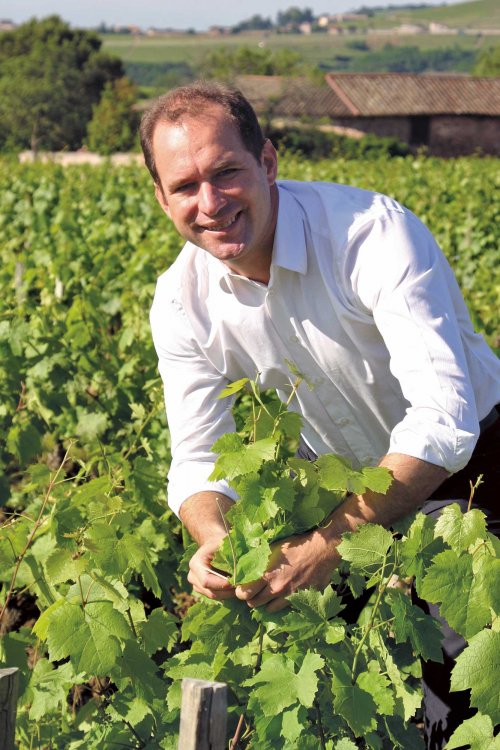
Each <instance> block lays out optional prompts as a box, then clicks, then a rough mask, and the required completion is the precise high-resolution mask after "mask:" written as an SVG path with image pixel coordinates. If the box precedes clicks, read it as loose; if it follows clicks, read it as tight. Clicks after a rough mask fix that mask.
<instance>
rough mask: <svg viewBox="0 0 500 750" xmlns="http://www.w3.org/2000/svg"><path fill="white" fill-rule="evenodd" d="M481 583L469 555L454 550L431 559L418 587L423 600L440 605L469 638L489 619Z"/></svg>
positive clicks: (441, 609) (452, 623)
mask: <svg viewBox="0 0 500 750" xmlns="http://www.w3.org/2000/svg"><path fill="white" fill-rule="evenodd" d="M486 591H487V589H486V588H485V586H484V584H483V583H482V582H481V581H480V580H477V579H476V578H475V576H474V573H473V569H472V557H471V556H470V555H469V554H467V553H463V554H461V555H460V556H458V555H457V554H456V552H454V551H453V550H451V549H450V550H445V551H444V552H440V553H439V554H438V555H436V557H435V558H434V560H433V562H432V565H431V566H430V568H429V570H428V571H427V574H426V576H425V578H424V580H423V584H422V586H421V592H420V595H421V597H422V598H423V599H425V600H426V601H429V602H432V603H433V604H440V613H441V614H442V616H443V617H444V618H446V620H447V621H448V622H449V624H450V625H451V627H452V628H454V629H455V630H456V631H457V632H459V633H460V635H463V636H464V638H467V639H469V638H470V637H471V636H473V635H474V634H475V633H477V632H478V631H479V630H481V628H483V627H484V626H485V625H486V624H487V623H489V622H490V620H491V613H490V607H489V600H488V596H487V593H486Z"/></svg>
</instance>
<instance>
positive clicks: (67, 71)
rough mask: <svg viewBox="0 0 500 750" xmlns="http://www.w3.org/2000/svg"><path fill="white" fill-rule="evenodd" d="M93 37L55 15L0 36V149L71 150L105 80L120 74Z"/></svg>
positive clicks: (115, 62)
mask: <svg viewBox="0 0 500 750" xmlns="http://www.w3.org/2000/svg"><path fill="white" fill-rule="evenodd" d="M100 47H101V41H100V39H99V38H98V36H97V35H96V34H93V33H90V32H87V31H83V30H76V29H71V28H70V26H69V25H68V24H66V23H65V22H64V21H62V20H61V19H60V18H59V17H58V16H50V17H48V18H46V19H44V20H42V21H37V20H31V21H28V22H27V23H24V24H22V25H21V26H19V27H18V28H17V29H15V31H11V32H5V33H4V34H2V35H1V36H0V120H1V121H2V130H1V131H0V138H1V142H0V146H1V147H3V148H4V149H5V148H6V147H7V148H10V149H21V148H31V149H32V150H34V151H36V150H37V149H39V148H44V149H49V150H59V149H63V148H68V149H75V148H79V147H80V146H81V144H82V141H83V138H84V136H85V132H86V126H87V122H88V121H89V119H90V117H91V116H92V106H93V105H94V104H96V103H97V102H98V101H99V98H100V95H101V91H102V89H103V87H104V85H105V84H106V83H107V82H108V81H113V80H116V79H117V78H121V77H122V76H123V74H124V72H123V67H122V63H121V61H120V60H119V59H118V58H113V57H110V56H109V55H105V54H103V53H101V51H100Z"/></svg>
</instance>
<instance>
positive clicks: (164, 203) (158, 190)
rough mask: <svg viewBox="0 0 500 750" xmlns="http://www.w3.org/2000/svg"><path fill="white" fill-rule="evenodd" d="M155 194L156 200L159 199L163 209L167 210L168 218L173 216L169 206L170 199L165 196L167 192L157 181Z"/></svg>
mask: <svg viewBox="0 0 500 750" xmlns="http://www.w3.org/2000/svg"><path fill="white" fill-rule="evenodd" d="M155 196H156V200H157V201H158V203H159V204H160V206H161V207H162V209H163V210H164V211H165V213H166V214H167V216H168V218H169V219H170V218H171V216H170V208H169V206H168V201H167V199H166V198H165V193H164V192H163V190H162V187H161V185H159V184H158V183H157V182H155Z"/></svg>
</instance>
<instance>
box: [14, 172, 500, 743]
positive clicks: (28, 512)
mask: <svg viewBox="0 0 500 750" xmlns="http://www.w3.org/2000/svg"><path fill="white" fill-rule="evenodd" d="M2 167H3V168H2V169H1V170H0V188H1V190H2V195H3V200H2V207H1V209H0V247H1V250H0V257H1V261H2V262H1V263H0V284H1V286H2V289H3V290H4V294H3V295H2V298H1V299H0V354H1V356H0V431H1V434H2V435H4V436H5V439H4V440H3V441H2V442H1V443H0V470H1V474H2V477H1V479H0V495H1V498H2V521H1V525H0V586H1V590H0V613H1V615H0V619H1V620H2V625H5V624H6V625H7V627H6V633H5V634H4V636H3V638H2V641H1V643H0V661H1V664H2V666H4V665H8V666H18V667H19V668H20V670H21V694H20V700H19V706H18V720H17V743H18V746H19V748H20V750H27V748H29V747H37V746H38V747H52V748H54V750H66V749H67V748H71V749H72V750H77V748H83V747H103V748H107V747H112V746H114V745H115V744H118V745H121V746H127V747H131V748H133V747H135V748H140V747H145V746H148V747H150V748H162V747H163V748H175V746H176V734H177V731H178V719H179V706H180V679H181V678H182V677H185V676H195V677H205V678H208V679H218V680H222V681H225V682H227V683H228V684H229V686H230V694H231V716H230V724H231V728H233V727H234V725H235V724H236V721H237V718H238V713H239V712H244V713H245V717H246V721H247V722H248V733H247V735H246V739H245V743H246V745H247V746H248V748H251V747H254V748H258V749H259V750H267V749H269V750H271V749H272V750H274V749H275V748H277V749H278V750H279V748H287V749H288V750H292V749H293V750H296V748H301V750H302V748H304V750H309V749H310V750H317V749H318V747H321V744H320V743H321V739H320V722H321V727H322V731H323V733H324V735H325V743H326V747H328V748H331V747H333V748H336V749H339V750H352V748H356V747H358V748H360V747H361V748H374V749H375V748H377V749H378V748H382V747H384V744H383V743H385V747H390V748H393V747H394V748H396V747H404V748H405V750H406V748H412V747H418V736H417V734H416V730H414V729H413V725H412V723H411V717H412V716H413V715H414V714H415V712H416V711H417V710H418V707H419V705H420V700H421V696H420V692H419V689H418V678H417V675H418V666H417V664H416V662H415V657H416V656H417V655H418V654H422V656H423V657H424V658H432V659H435V658H438V656H439V644H438V641H439V636H438V633H437V630H436V625H435V624H434V622H433V621H432V620H431V619H429V618H426V617H423V616H422V614H421V612H420V610H416V609H415V608H414V607H413V606H412V605H411V602H410V601H409V600H408V599H407V598H406V596H405V594H403V593H402V592H400V591H398V590H394V589H391V588H389V587H387V585H386V584H387V582H388V580H389V577H390V575H391V573H392V571H395V572H401V574H402V575H404V576H405V577H406V576H407V575H415V577H416V584H417V589H418V591H419V592H420V593H421V592H422V591H423V590H426V591H427V590H428V592H429V594H430V596H432V597H433V599H434V600H436V601H438V603H441V602H442V606H444V607H445V608H448V609H449V610H450V611H451V613H452V615H451V616H452V617H454V618H455V621H456V623H457V625H458V626H459V627H460V629H461V630H462V632H464V633H465V634H467V635H466V637H469V639H470V645H469V646H468V648H467V649H466V651H464V653H463V654H462V656H461V657H460V658H459V660H458V661H457V666H456V668H455V672H454V676H453V680H454V686H455V687H457V689H458V688H461V687H462V686H466V687H470V688H471V690H472V697H471V702H472V705H473V706H474V707H475V708H478V709H479V711H480V712H481V715H480V716H479V715H478V716H479V718H478V719H477V720H469V722H466V723H465V724H464V726H463V728H462V729H461V730H460V733H459V734H457V736H456V741H455V746H457V747H458V744H457V743H458V742H461V744H462V745H463V744H467V743H469V744H470V745H471V747H472V748H473V750H476V748H478V750H482V748H483V747H484V748H488V749H489V750H495V748H496V744H495V743H497V740H496V738H495V736H494V732H493V726H494V725H495V723H496V722H497V721H498V710H499V708H498V689H497V685H496V671H497V669H498V667H497V666H495V665H496V663H497V661H498V651H499V647H498V638H497V635H498V622H499V617H498V613H499V610H500V600H499V595H498V591H499V590H500V586H499V576H500V560H499V559H498V554H499V550H498V543H497V542H495V541H494V540H493V539H492V538H491V537H490V536H489V535H488V534H485V530H484V519H482V516H481V514H478V513H477V512H472V513H471V514H466V515H462V514H461V513H460V511H459V510H458V508H454V507H451V508H449V509H448V510H447V511H446V513H445V514H443V516H442V517H441V519H440V521H439V522H438V523H435V522H434V521H433V520H432V519H429V518H424V517H422V516H417V517H416V519H415V520H414V521H413V523H411V524H407V531H405V532H404V534H402V533H400V534H392V533H391V532H389V531H387V530H384V529H379V528H378V527H374V526H368V527H366V528H364V529H363V531H362V532H361V533H360V534H359V535H358V534H354V535H349V536H346V537H345V539H344V541H343V543H342V552H343V554H344V557H345V560H344V563H343V569H342V578H341V579H340V577H337V576H336V577H335V581H334V582H335V583H336V584H338V583H339V581H340V580H341V581H342V582H343V583H344V586H343V588H341V589H340V590H338V591H334V590H333V589H332V588H328V589H327V590H326V591H325V592H318V591H314V590H309V591H300V592H297V593H296V594H293V595H292V596H291V597H290V605H291V606H290V609H289V610H288V611H286V612H284V613H282V614H279V615H270V614H269V613H266V612H265V611H261V612H255V613H253V614H252V612H251V611H250V610H249V608H248V607H247V606H246V605H245V604H243V603H242V602H239V601H228V602H225V603H223V604H217V603H211V602H208V601H204V600H200V601H199V602H197V603H196V604H194V605H193V606H191V607H190V608H189V609H188V611H187V615H186V616H184V617H183V618H182V621H181V620H180V618H179V617H178V613H179V612H180V610H182V609H184V606H185V603H186V602H185V600H184V598H183V595H182V593H181V592H183V591H186V590H187V582H186V580H185V573H184V567H183V563H181V559H182V556H183V549H182V544H181V533H180V528H179V524H178V522H177V520H176V519H175V518H173V516H172V514H171V513H170V512H169V511H167V510H166V509H165V504H164V484H165V476H166V473H167V470H168V464H169V460H170V455H169V442H168V440H169V438H168V431H167V428H166V424H165V419H164V416H163V404H162V389H161V384H160V381H159V378H158V376H157V373H156V355H155V352H154V349H153V346H152V343H151V340H150V332H149V325H148V320H147V311H148V308H149V306H150V303H151V299H152V295H153V291H154V283H155V279H156V277H157V275H158V274H159V272H160V271H161V270H163V269H164V268H165V267H166V266H168V264H169V263H171V262H172V261H173V260H174V258H175V256H176V253H177V251H178V248H179V246H180V244H181V243H180V241H179V239H178V237H177V236H176V235H175V233H174V232H173V231H172V230H171V229H169V227H168V225H166V224H165V218H164V215H163V213H162V212H161V210H160V209H159V208H158V207H157V206H156V205H155V203H154V197H153V191H152V189H151V186H150V183H149V178H148V175H147V174H146V171H145V170H143V169H140V168H136V167H130V168H120V169H116V168H110V167H106V168H66V169H65V170H64V169H62V168H60V167H58V166H54V165H40V164H35V165H31V166H29V165H18V164H16V163H14V162H12V161H11V162H8V161H4V162H3V163H2ZM496 172H497V163H496V161H495V160H488V159H485V160H479V159H467V160H465V159H463V160H454V161H453V162H443V161H438V160H424V159H413V158H411V159H398V160H393V161H392V162H391V163H390V164H388V163H387V161H386V160H381V161H375V162H373V163H372V164H369V165H367V163H366V161H364V160H363V161H360V162H356V161H349V162H347V161H344V160H342V159H338V160H336V161H329V162H323V163H318V164H312V163H307V162H305V161H304V159H295V158H289V159H283V161H282V175H283V177H289V178H300V177H302V178H305V179H326V180H334V181H339V182H350V183H351V184H358V185H360V186H363V187H367V188H374V189H379V190H385V191H386V192H389V193H392V194H393V195H395V196H396V197H397V198H398V199H400V200H401V201H402V202H404V203H406V204H407V205H409V206H410V208H412V209H413V210H415V211H416V213H418V214H419V215H420V216H422V218H423V219H424V220H425V221H426V222H427V223H428V224H429V225H430V227H431V228H432V229H433V230H434V231H435V233H436V235H437V237H438V240H439V241H440V243H441V244H442V246H443V247H444V249H445V251H446V253H447V254H448V256H449V258H450V261H451V262H452V264H453V265H454V267H455V270H456V271H457V272H458V275H459V277H460V281H461V283H462V286H463V287H464V288H465V291H466V295H467V301H468V303H469V306H470V308H471V310H472V311H473V312H474V315H475V316H476V319H477V323H478V325H479V328H480V330H482V331H483V332H484V333H485V334H486V335H487V336H488V337H489V339H490V341H491V342H492V343H494V342H495V337H496V335H497V331H498V306H497V305H496V304H495V303H494V299H495V295H496V294H497V293H498V292H497V284H498V267H497V266H498V264H497V263H496V248H497V243H496V229H495V220H496V215H497V212H498V198H497V196H498V191H495V190H493V185H494V181H495V179H497V177H496ZM227 390H228V395H236V396H237V397H238V398H239V406H238V413H237V423H238V430H239V433H238V435H236V436H231V437H226V438H224V439H223V441H222V443H221V449H222V450H221V454H220V458H219V461H218V463H217V467H216V471H218V472H221V475H222V474H224V475H226V476H227V475H230V476H231V479H230V481H231V483H233V484H234V486H235V487H236V488H237V490H238V491H239V492H240V494H241V498H242V502H241V503H240V504H239V505H238V506H235V508H234V509H233V511H232V513H233V518H232V521H233V524H234V530H233V531H232V542H233V550H232V549H231V548H230V546H228V545H227V544H226V546H225V547H223V548H222V550H221V552H220V555H221V565H224V566H225V568H226V569H227V571H228V572H229V573H230V574H231V575H236V579H237V580H240V581H244V580H247V581H249V580H252V579H253V578H255V577H258V576H259V575H261V574H262V572H263V571H264V570H265V568H266V565H267V564H268V556H269V553H270V550H271V549H272V544H273V542H274V541H275V539H279V538H281V537H282V536H286V535H287V534H289V533H292V532H293V531H295V530H305V529H306V528H309V527H311V526H314V525H317V524H318V523H321V522H322V519H323V518H324V517H325V515H327V514H328V512H329V511H330V509H331V508H332V507H334V505H335V504H336V503H338V502H342V498H343V496H344V494H345V492H346V491H347V490H349V489H350V490H354V491H360V488H361V487H363V486H370V487H373V488H374V489H377V490H378V491H384V490H385V488H386V481H387V476H386V473H385V472H383V473H382V474H381V473H379V472H377V471H375V470H369V469H365V470H361V471H354V470H353V469H351V468H350V467H349V466H348V465H347V464H346V463H345V462H344V461H342V460H340V459H337V458H335V457H322V458H321V459H319V460H318V461H317V462H316V463H315V464H314V465H311V464H308V463H307V462H301V461H299V460H298V459H295V458H293V455H294V452H295V446H296V443H297V436H298V431H299V429H300V424H299V423H298V418H297V415H295V414H289V413H288V412H287V411H286V410H285V409H284V408H282V407H280V405H279V404H278V403H277V402H276V400H274V399H271V398H268V397H267V396H266V397H261V396H260V394H258V390H257V389H256V387H254V389H253V390H252V387H251V384H249V382H248V381H246V380H243V381H241V382H240V383H238V384H236V385H234V386H233V387H229V388H228V389H227ZM257 395H258V396H259V398H260V401H261V402H262V403H260V402H259V403H258V405H257V407H256V409H255V415H256V416H257V417H258V418H257V419H256V420H255V419H254V418H253V416H251V414H252V408H251V404H252V401H253V400H254V399H255V398H256V396H257ZM290 468H291V469H292V470H293V473H294V474H293V476H292V475H291V474H290ZM242 472H244V473H242ZM233 551H234V552H233ZM235 555H236V559H235ZM443 555H446V557H442V556H443ZM444 563H446V565H444ZM445 568H446V569H445ZM457 571H464V575H463V576H462V577H461V578H460V587H459V590H458V589H457V586H456V585H454V584H453V583H451V584H450V581H452V582H453V580H454V578H455V576H456V572H457ZM471 571H472V574H471ZM447 576H448V578H447ZM462 583H463V585H462ZM368 586H370V587H373V589H374V595H373V597H372V599H371V601H370V602H369V604H368V607H367V608H366V610H365V611H364V612H363V614H362V616H361V618H360V619H359V621H357V622H352V618H351V619H350V618H348V617H347V616H346V612H345V609H344V605H345V600H346V591H347V589H349V590H352V592H353V596H355V597H359V596H360V595H361V594H362V591H363V589H365V588H366V587H368ZM26 598H27V599H28V603H29V604H30V605H31V611H30V612H29V613H25V612H24V607H25V604H26ZM455 601H456V602H458V604H459V605H460V606H458V604H455ZM190 603H191V602H190V600H189V599H188V600H187V604H190ZM5 604H7V606H6V607H5V608H4V605H5ZM448 609H447V611H448ZM17 618H19V619H17ZM34 620H36V624H35V625H34V626H33V621H34ZM495 670H496V671H495ZM279 676H281V677H282V678H283V679H285V680H286V686H287V689H286V690H285V689H284V688H283V684H282V683H280V681H279ZM277 706H279V707H281V706H283V708H282V709H281V710H280V713H279V714H278V713H277V712H273V709H276V707H277ZM242 707H244V708H242ZM457 731H458V730H457ZM359 735H361V736H359Z"/></svg>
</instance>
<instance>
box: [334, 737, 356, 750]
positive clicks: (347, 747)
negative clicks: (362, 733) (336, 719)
mask: <svg viewBox="0 0 500 750" xmlns="http://www.w3.org/2000/svg"><path fill="white" fill-rule="evenodd" d="M335 750H358V746H357V745H355V744H354V742H353V741H352V740H350V739H348V738H347V737H343V738H342V739H341V740H340V741H339V742H337V744H336V745H335Z"/></svg>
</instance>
